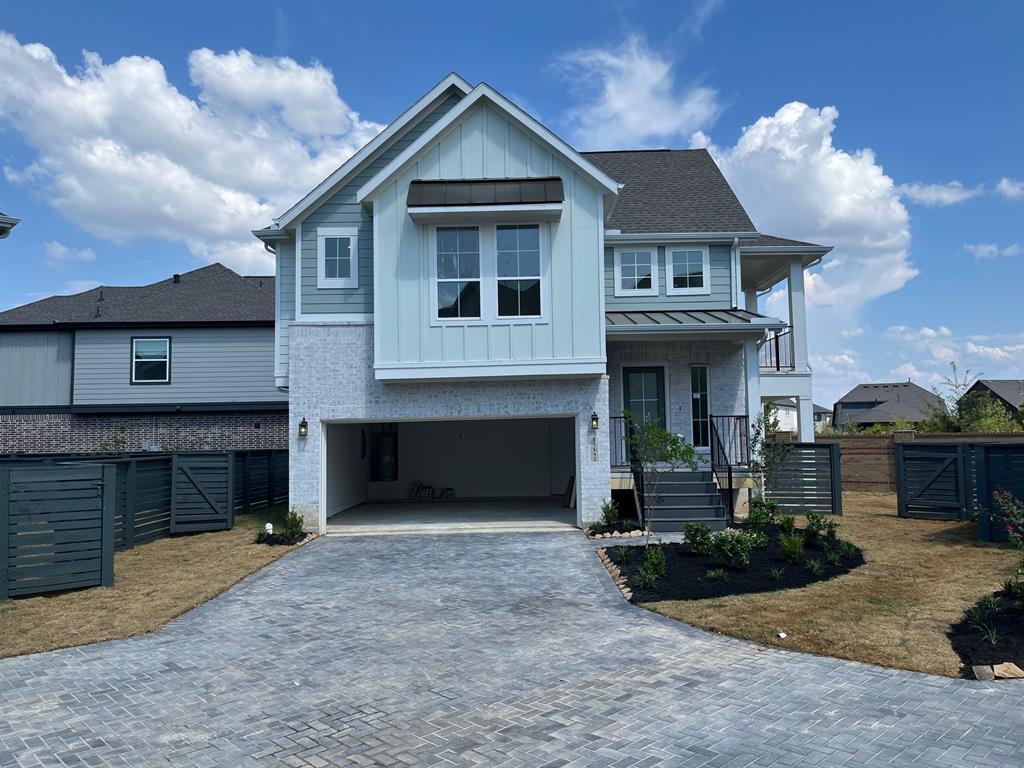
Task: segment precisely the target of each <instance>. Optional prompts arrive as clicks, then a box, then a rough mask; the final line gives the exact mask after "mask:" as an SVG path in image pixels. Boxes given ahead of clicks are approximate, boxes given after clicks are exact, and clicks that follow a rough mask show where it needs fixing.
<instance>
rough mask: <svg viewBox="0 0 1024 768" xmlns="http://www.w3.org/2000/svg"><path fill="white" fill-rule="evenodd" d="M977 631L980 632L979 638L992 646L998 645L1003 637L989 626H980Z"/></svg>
mask: <svg viewBox="0 0 1024 768" xmlns="http://www.w3.org/2000/svg"><path fill="white" fill-rule="evenodd" d="M978 629H980V630H981V638H982V639H983V640H985V641H986V642H988V643H991V644H992V645H998V644H999V641H1000V640H1002V639H1003V636H1002V635H1000V634H999V632H998V630H996V628H995V627H993V626H992V625H991V624H981V625H979V626H978Z"/></svg>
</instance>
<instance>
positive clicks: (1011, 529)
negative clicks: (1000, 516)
mask: <svg viewBox="0 0 1024 768" xmlns="http://www.w3.org/2000/svg"><path fill="white" fill-rule="evenodd" d="M1006 532H1007V533H1013V526H1012V525H1010V524H1009V523H1007V524H1006Z"/></svg>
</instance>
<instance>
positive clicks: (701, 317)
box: [604, 309, 786, 334]
mask: <svg viewBox="0 0 1024 768" xmlns="http://www.w3.org/2000/svg"><path fill="white" fill-rule="evenodd" d="M604 317H605V328H606V330H607V332H608V333H609V334H619V333H622V334H634V333H729V332H733V333H735V332H740V333H760V332H763V331H765V330H770V329H777V328H785V327H786V324H785V323H784V322H782V321H781V320H779V319H777V318H774V317H766V316H764V315H758V314H755V313H754V312H748V311H747V310H745V309H706V310H705V309H700V310H698V309H687V310H629V311H624V312H614V311H613V312H605V315H604Z"/></svg>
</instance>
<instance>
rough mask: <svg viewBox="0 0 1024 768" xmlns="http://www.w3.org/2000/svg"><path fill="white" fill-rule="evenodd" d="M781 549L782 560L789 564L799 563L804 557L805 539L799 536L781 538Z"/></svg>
mask: <svg viewBox="0 0 1024 768" xmlns="http://www.w3.org/2000/svg"><path fill="white" fill-rule="evenodd" d="M779 547H780V548H781V549H782V559H783V560H785V561H786V562H787V563H799V562H800V561H801V560H802V559H803V556H804V539H803V537H802V536H800V535H799V534H796V533H794V534H790V535H789V536H786V535H782V536H779Z"/></svg>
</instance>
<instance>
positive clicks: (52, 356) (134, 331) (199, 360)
mask: <svg viewBox="0 0 1024 768" xmlns="http://www.w3.org/2000/svg"><path fill="white" fill-rule="evenodd" d="M274 296H275V291H274V278H273V277H242V276H241V275H238V274H236V273H235V272H232V271H231V270H230V269H228V268H226V267H224V266H222V265H220V264H212V265H210V266H208V267H203V268H202V269H196V270H194V271H192V272H186V273H184V274H181V275H174V276H173V277H171V278H168V279H167V280H161V281H160V282H158V283H153V284H152V285H144V286H133V287H121V286H100V287H98V288H93V289H92V290H89V291H85V292H83V293H78V294H75V295H73V296H51V297H50V298H48V299H42V300H40V301H35V302H32V303H31V304H26V305H24V306H21V307H15V308H14V309H10V310H7V311H6V312H0V374H2V375H0V453H10V452H22V453H63V452H78V451H95V450H101V449H106V450H111V449H117V450H140V449H149V448H172V447H177V448H189V449H192V448H271V447H273V448H283V447H285V445H286V438H285V432H286V430H287V425H286V411H287V396H286V395H285V394H283V393H282V392H281V391H280V390H278V389H277V387H275V385H274V375H273V374H274V370H273V369H274Z"/></svg>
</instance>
